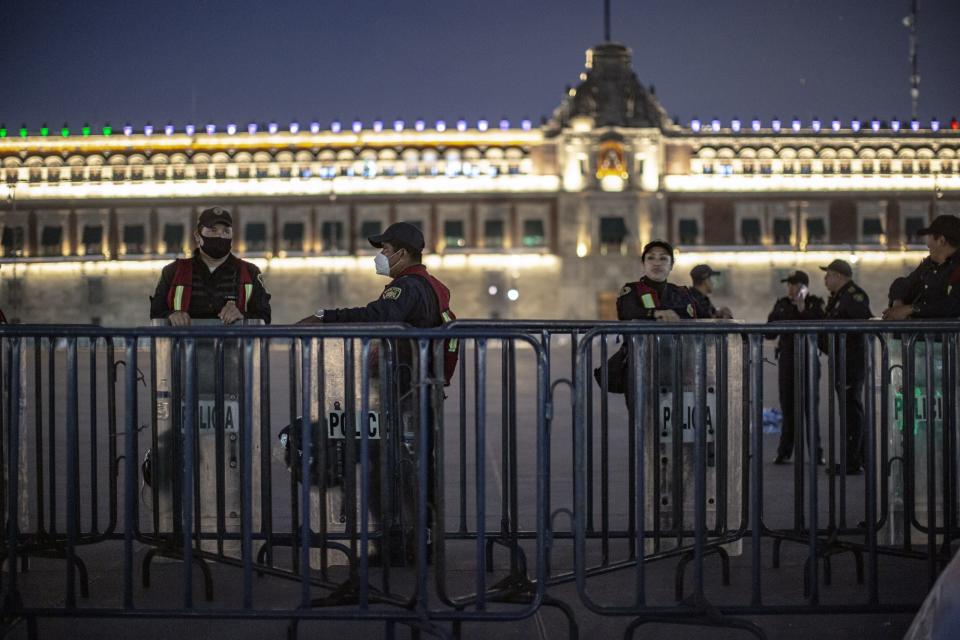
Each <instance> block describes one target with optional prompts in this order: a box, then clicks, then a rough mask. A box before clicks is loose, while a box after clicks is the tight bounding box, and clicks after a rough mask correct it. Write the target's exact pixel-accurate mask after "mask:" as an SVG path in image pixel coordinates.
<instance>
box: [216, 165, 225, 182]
mask: <svg viewBox="0 0 960 640" xmlns="http://www.w3.org/2000/svg"><path fill="white" fill-rule="evenodd" d="M213 177H214V178H216V179H217V180H225V179H226V177H227V168H226V167H225V166H223V165H217V166H215V167H214V168H213Z"/></svg>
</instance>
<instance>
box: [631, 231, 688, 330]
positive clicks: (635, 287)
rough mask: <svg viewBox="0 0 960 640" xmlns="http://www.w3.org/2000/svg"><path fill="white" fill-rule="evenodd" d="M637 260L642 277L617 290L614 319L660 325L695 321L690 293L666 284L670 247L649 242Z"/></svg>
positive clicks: (669, 268) (660, 242) (670, 255)
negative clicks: (688, 320)
mask: <svg viewBox="0 0 960 640" xmlns="http://www.w3.org/2000/svg"><path fill="white" fill-rule="evenodd" d="M640 261H641V262H642V263H643V277H642V278H640V279H639V280H638V281H636V282H628V283H626V284H625V285H623V288H622V289H620V296H619V297H618V298H617V318H618V319H620V320H658V321H661V322H671V321H674V320H680V319H692V318H696V317H697V312H696V305H695V304H694V300H693V298H692V297H691V295H690V290H689V289H687V288H686V287H681V286H678V285H675V284H671V283H669V282H667V277H668V276H669V275H670V272H671V271H672V270H673V247H672V246H671V245H670V244H669V243H667V242H664V241H663V240H654V241H653V242H649V243H647V245H646V246H645V247H644V248H643V252H642V253H641V254H640Z"/></svg>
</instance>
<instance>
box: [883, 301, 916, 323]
mask: <svg viewBox="0 0 960 640" xmlns="http://www.w3.org/2000/svg"><path fill="white" fill-rule="evenodd" d="M911 313H913V305H910V304H895V305H893V306H892V307H890V308H889V309H887V310H886V311H884V312H883V319H884V320H906V319H907V318H909V317H910V314H911Z"/></svg>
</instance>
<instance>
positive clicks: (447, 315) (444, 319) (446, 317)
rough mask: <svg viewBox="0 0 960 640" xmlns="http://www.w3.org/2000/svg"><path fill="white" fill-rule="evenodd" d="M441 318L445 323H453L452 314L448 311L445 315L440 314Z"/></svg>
mask: <svg viewBox="0 0 960 640" xmlns="http://www.w3.org/2000/svg"><path fill="white" fill-rule="evenodd" d="M440 318H441V319H443V321H444V322H451V321H452V319H451V318H450V314H449V313H447V312H446V311H444V312H443V313H441V314H440Z"/></svg>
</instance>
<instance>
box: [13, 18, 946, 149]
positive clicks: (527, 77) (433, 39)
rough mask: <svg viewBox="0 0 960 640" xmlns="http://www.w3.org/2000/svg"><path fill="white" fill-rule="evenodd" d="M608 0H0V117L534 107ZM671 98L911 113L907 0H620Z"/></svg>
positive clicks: (570, 66)
mask: <svg viewBox="0 0 960 640" xmlns="http://www.w3.org/2000/svg"><path fill="white" fill-rule="evenodd" d="M602 7H603V2H602V0H594V1H591V2H587V1H584V0H580V1H574V0H550V1H546V0H536V1H528V0H512V1H507V0H486V1H484V2H462V1H460V0H446V1H434V0H418V1H416V2H402V1H397V0H394V1H392V2H387V1H373V0H371V1H364V0H355V1H352V2H348V1H346V0H317V1H314V2H285V1H280V0H277V1H275V2H262V1H255V0H232V1H229V2H228V1H207V0H166V1H164V2H155V3H140V2H135V1H134V2H131V1H130V0H126V1H124V2H121V1H119V0H91V1H90V2H80V1H78V0H61V1H55V0H0V68H2V69H3V76H4V81H3V83H2V88H0V123H5V124H6V125H7V126H8V127H19V126H20V125H21V124H24V123H25V124H26V125H27V126H28V127H29V128H30V129H32V130H36V129H38V128H39V127H40V125H41V124H43V123H48V124H49V125H50V126H51V127H52V128H59V127H60V126H62V125H63V124H64V123H65V122H66V123H69V124H70V125H71V126H73V127H76V128H79V127H80V125H82V124H83V123H85V122H89V123H90V124H92V125H93V126H94V127H96V126H99V125H102V124H103V123H105V122H109V123H111V124H112V125H114V126H118V125H122V124H125V123H127V122H129V123H131V124H133V125H134V126H137V127H139V126H142V125H143V124H145V123H147V122H149V123H152V124H154V125H158V126H159V125H163V124H166V123H168V122H171V123H173V124H174V125H175V126H176V127H177V129H178V130H182V127H183V125H184V124H186V123H188V122H193V123H195V124H198V125H199V124H205V123H207V122H213V123H217V124H219V125H221V126H222V125H225V124H226V123H228V122H235V123H237V124H239V125H243V124H245V123H247V122H250V121H254V122H259V123H265V122H268V121H271V120H273V121H276V122H278V123H279V124H280V125H281V126H286V124H287V123H289V122H290V121H291V120H297V121H300V122H309V121H310V120H317V121H319V122H320V123H321V124H322V125H323V126H324V127H326V126H327V125H328V124H329V122H330V121H331V120H333V119H336V118H338V119H341V120H343V121H349V120H352V119H354V118H359V119H360V120H362V121H364V122H365V123H370V122H371V121H372V120H374V119H376V118H383V119H384V120H386V121H388V122H392V120H394V119H396V118H400V119H406V120H413V119H414V118H417V117H422V118H425V119H426V120H427V121H428V122H430V123H432V122H433V121H434V120H436V119H446V120H448V121H449V120H455V119H457V118H460V117H464V118H467V119H468V120H470V121H476V120H477V119H478V118H488V119H490V120H495V119H499V118H501V117H507V118H510V119H511V120H514V121H516V120H519V119H520V118H522V117H529V118H531V119H533V120H534V122H538V121H539V119H540V117H541V116H544V115H549V113H550V112H551V111H552V109H553V108H554V107H555V106H556V105H557V104H558V103H559V102H560V100H561V98H562V96H563V91H564V88H565V87H566V86H567V85H571V84H575V83H576V82H577V77H578V74H579V73H580V71H581V70H582V68H583V59H584V51H585V50H586V49H587V48H589V47H590V46H592V45H595V44H598V43H599V42H601V41H602V39H603V24H602V22H603V21H602ZM612 7H613V27H612V36H613V40H614V41H615V42H621V43H623V44H626V45H627V46H629V47H630V48H631V49H632V50H633V56H634V68H635V70H636V72H637V74H638V76H639V78H640V81H641V82H643V83H644V84H645V85H650V84H653V85H655V87H656V93H657V96H658V97H659V99H660V101H661V103H662V104H663V105H664V107H665V108H666V110H667V112H668V113H669V114H670V115H672V116H678V117H679V118H680V119H681V120H682V121H684V122H686V121H688V120H689V119H690V118H691V117H693V116H698V117H700V118H712V117H719V118H721V119H723V120H725V121H727V120H729V119H730V118H731V117H734V116H738V117H740V118H750V117H753V116H759V117H760V118H762V119H764V120H765V121H768V120H769V119H771V118H773V117H775V116H776V117H780V118H783V119H788V118H791V117H793V116H795V115H796V116H799V117H800V118H802V119H804V120H809V119H810V118H811V117H813V116H818V117H821V118H824V119H826V118H831V117H834V116H839V117H841V118H843V119H845V120H847V119H849V118H851V117H861V118H870V117H872V116H877V117H880V118H882V119H889V118H891V117H893V116H895V115H896V116H899V117H901V118H906V117H908V116H909V113H910V98H909V80H908V77H909V63H908V57H907V51H908V31H907V29H906V28H905V27H904V26H903V24H902V19H903V17H904V16H905V15H907V14H908V12H909V7H910V2H909V0H765V1H761V0H756V1H754V0H725V1H714V2H709V1H707V0H670V1H667V0H663V1H658V2H654V1H652V0H651V1H644V2H641V1H636V0H634V1H629V2H628V1H626V0H613V2H612ZM919 27H920V50H919V58H920V71H921V75H922V84H921V95H920V117H921V120H922V121H929V119H930V118H931V117H932V116H937V117H939V118H940V119H942V120H945V119H949V118H950V117H952V116H954V115H958V114H960V1H958V0H920V17H919Z"/></svg>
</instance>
